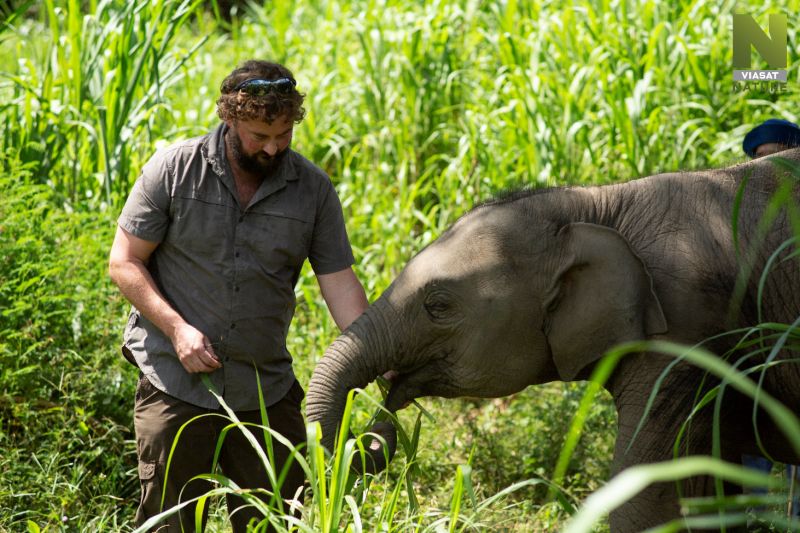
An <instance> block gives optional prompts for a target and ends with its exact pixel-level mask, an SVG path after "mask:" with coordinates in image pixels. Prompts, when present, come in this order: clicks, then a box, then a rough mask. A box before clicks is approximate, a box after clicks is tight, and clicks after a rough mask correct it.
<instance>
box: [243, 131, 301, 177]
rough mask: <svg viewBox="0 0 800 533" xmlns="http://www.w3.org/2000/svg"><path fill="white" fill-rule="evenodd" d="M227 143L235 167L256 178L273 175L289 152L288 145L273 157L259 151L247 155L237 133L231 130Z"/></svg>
mask: <svg viewBox="0 0 800 533" xmlns="http://www.w3.org/2000/svg"><path fill="white" fill-rule="evenodd" d="M228 133H229V135H228V136H227V137H228V141H229V143H230V149H231V156H232V158H233V160H234V162H235V163H236V165H237V166H238V167H239V168H241V169H242V170H244V171H245V172H247V173H248V174H253V175H256V176H262V177H269V176H271V175H272V174H274V173H275V171H276V170H277V169H278V166H279V165H280V164H281V161H283V160H284V159H285V158H286V153H287V152H288V151H289V146H291V144H289V145H288V146H286V148H284V149H283V150H281V151H279V152H276V153H275V154H274V155H269V154H267V153H265V152H263V151H261V150H259V151H258V152H256V153H255V154H248V153H246V152H245V151H244V147H243V146H242V140H241V139H240V138H239V133H238V132H236V131H234V130H233V129H230V130H228Z"/></svg>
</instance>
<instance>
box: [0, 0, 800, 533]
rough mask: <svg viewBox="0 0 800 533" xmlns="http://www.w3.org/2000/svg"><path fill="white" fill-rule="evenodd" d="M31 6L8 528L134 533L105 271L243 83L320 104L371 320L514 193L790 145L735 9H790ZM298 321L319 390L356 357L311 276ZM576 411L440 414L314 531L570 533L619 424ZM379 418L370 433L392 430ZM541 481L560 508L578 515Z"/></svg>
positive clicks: (9, 289)
mask: <svg viewBox="0 0 800 533" xmlns="http://www.w3.org/2000/svg"><path fill="white" fill-rule="evenodd" d="M34 4H35V5H34ZM17 5H19V6H22V7H21V8H20V10H19V12H18V13H16V14H14V16H10V15H12V14H11V13H3V15H8V16H6V18H4V24H3V25H2V27H0V96H2V103H0V116H2V119H3V120H2V128H3V131H2V140H0V147H2V148H3V151H4V153H5V154H7V156H6V159H5V161H7V163H6V166H5V167H3V170H4V175H5V176H6V178H4V179H5V181H3V188H2V189H0V195H1V196H0V214H2V217H0V227H2V229H1V230H0V281H1V282H2V284H1V288H0V357H2V363H3V364H2V366H0V368H2V371H0V372H1V373H0V393H1V394H0V398H2V401H0V422H2V426H0V442H2V444H3V446H4V447H5V449H6V450H8V453H7V454H6V455H5V456H4V458H3V459H2V462H1V463H0V464H2V469H3V470H2V472H3V475H2V476H0V479H2V484H1V485H0V509H11V512H10V513H8V514H6V513H0V529H4V528H5V529H11V530H18V529H20V528H22V527H27V524H28V522H27V521H28V520H30V523H31V524H34V525H35V527H41V528H42V529H46V528H48V527H49V528H51V529H59V528H63V529H64V530H108V529H111V530H117V529H125V528H128V527H130V520H131V517H132V511H133V508H134V507H135V505H136V501H135V500H136V490H137V487H136V480H135V474H134V469H135V462H134V457H133V456H134V454H133V446H132V444H131V442H130V438H131V435H130V433H129V432H128V431H129V430H128V429H126V428H130V406H131V405H132V396H133V382H134V381H135V370H134V369H132V368H129V367H126V366H125V364H124V363H122V362H121V360H120V359H119V357H118V353H117V345H118V343H119V337H120V332H121V329H122V327H123V325H124V324H123V321H124V315H125V308H126V305H125V303H124V302H123V301H122V299H121V298H120V297H119V296H117V295H116V291H115V290H113V288H112V287H111V286H110V284H109V282H108V280H107V279H106V278H105V273H104V269H105V267H104V264H105V254H106V250H107V248H108V246H109V245H110V240H111V238H112V235H113V229H114V224H113V221H114V217H115V215H116V212H117V211H118V210H119V208H120V205H121V202H122V201H123V200H124V198H125V196H126V194H127V192H128V190H129V188H130V186H131V184H132V183H133V180H134V179H135V177H136V175H137V173H138V172H139V169H140V168H141V165H142V163H143V162H144V161H145V160H146V159H147V158H148V157H149V156H150V154H151V153H152V152H153V151H154V149H155V148H157V147H160V146H163V145H165V144H167V143H169V142H172V141H174V140H177V139H179V138H184V137H189V136H194V135H199V134H202V133H203V132H205V131H206V130H208V129H209V128H210V127H212V126H213V125H214V124H216V122H217V118H216V115H215V106H214V102H215V99H216V91H217V87H218V85H219V83H220V81H221V80H222V78H223V77H224V76H225V75H226V74H227V73H228V72H229V71H230V69H231V68H232V67H233V66H234V64H235V63H237V62H239V61H242V60H244V59H247V58H250V57H268V58H274V59H277V60H279V61H284V62H285V63H286V64H287V65H288V66H289V67H290V68H291V69H292V70H293V71H294V72H295V74H296V76H297V78H298V80H299V82H300V89H301V90H302V91H303V92H306V93H307V94H308V98H307V101H306V107H307V108H308V115H307V119H306V120H305V121H304V122H303V123H302V124H301V125H299V126H298V127H297V131H296V134H295V147H296V148H297V149H298V150H299V151H301V152H302V153H303V154H305V155H307V156H308V157H310V158H311V159H312V160H314V161H315V162H318V163H319V164H320V165H321V166H322V167H323V168H324V169H325V170H326V171H328V172H329V174H330V175H331V176H332V178H333V180H334V183H335V184H336V187H337V190H338V191H339V194H340V197H341V198H342V202H343V205H344V209H345V215H346V218H347V221H348V229H349V233H350V237H351V240H352V243H353V246H354V251H355V254H356V258H357V261H358V264H357V270H358V273H359V276H360V277H361V279H362V280H363V282H364V284H365V286H366V288H367V291H368V294H369V295H370V297H371V298H374V297H376V296H377V295H378V294H380V293H381V292H382V291H383V290H384V289H385V288H386V287H387V286H388V284H389V283H390V281H391V280H392V279H393V278H394V277H395V276H396V274H397V273H398V272H399V270H400V269H401V268H402V266H403V265H404V264H405V262H406V261H407V260H408V259H409V258H410V257H411V256H412V255H413V254H414V253H416V251H418V250H419V249H421V248H422V247H423V246H425V245H426V244H428V243H429V242H431V241H432V240H433V239H435V238H436V237H437V236H438V235H439V234H441V233H442V232H443V231H444V229H445V228H446V227H448V225H449V224H450V223H452V222H453V221H454V220H455V219H456V218H457V217H458V216H459V215H460V214H462V213H463V212H465V211H466V210H468V209H469V208H470V207H472V206H473V205H475V204H476V203H478V202H480V201H482V200H485V199H487V198H489V197H490V196H492V195H493V194H495V193H497V192H498V191H502V190H505V189H507V188H514V187H521V186H534V187H538V186H550V185H566V184H603V183H610V182H614V181H618V180H622V179H627V178H630V177H634V176H639V175H645V174H652V173H656V172H660V171H667V170H676V169H688V168H698V167H704V168H707V167H717V166H723V165H725V164H727V163H729V162H731V161H736V160H739V159H740V158H741V157H742V156H741V154H740V148H739V143H740V141H741V138H742V136H743V135H744V133H745V132H746V131H747V130H748V129H749V127H750V126H751V125H752V124H754V123H756V122H758V121H760V120H762V119H764V118H767V117H770V116H782V117H785V118H788V119H790V120H796V119H797V118H798V115H797V112H796V109H795V106H794V105H793V102H794V101H795V100H796V99H797V93H798V89H797V85H796V84H794V83H790V84H788V85H787V92H786V93H783V94H780V95H773V94H766V93H747V94H741V93H733V91H732V88H731V86H730V83H729V78H730V65H731V48H730V46H731V45H730V43H731V35H730V30H731V21H730V18H731V13H732V12H733V10H734V8H735V7H737V6H739V7H740V8H742V9H745V10H747V11H748V12H751V13H753V14H754V15H755V16H756V18H757V20H760V21H763V20H764V16H765V13H766V12H767V11H775V10H778V11H781V10H782V11H783V12H786V13H795V12H797V11H798V9H799V8H800V3H798V2H797V1H795V0H791V1H786V2H779V3H772V4H770V6H762V5H752V6H750V5H745V6H741V5H740V4H737V3H735V2H732V1H727V2H722V3H721V4H720V3H717V4H715V3H711V2H689V1H680V2H672V3H664V2H645V3H631V2H626V1H609V0H595V1H588V0H587V1H585V2H578V3H575V2H564V1H560V0H552V1H548V2H539V1H534V0H514V1H509V2H504V3H486V2H480V1H478V0H459V1H425V2H411V1H408V0H357V1H354V2H342V1H340V0H310V1H304V2H295V3H292V4H287V3H280V2H261V3H259V2H255V3H249V4H248V5H247V7H245V8H242V9H241V10H240V13H244V16H242V17H240V18H238V19H233V20H232V21H231V22H230V24H227V23H225V24H221V22H220V21H219V18H218V17H215V16H214V15H213V14H212V13H211V12H209V11H208V10H204V7H201V5H200V3H199V2H197V1H189V0H183V1H181V0H153V1H149V2H122V1H116V0H91V1H88V2H78V1H76V0H46V1H45V2H42V3H38V4H37V3H33V2H31V3H25V2H21V3H18V4H17ZM25 6H28V7H30V8H31V9H30V10H26V9H23V8H24V7H25ZM23 12H24V13H23ZM789 32H790V36H789V39H790V47H791V50H792V52H791V53H792V54H793V53H794V51H795V49H796V48H797V36H796V29H795V28H794V27H793V26H791V25H790V28H789ZM791 58H792V55H790V59H791ZM797 74H798V69H797V65H796V64H794V62H792V61H790V74H789V76H790V79H797V78H798V76H797ZM65 204H66V206H67V208H68V209H67V210H64V209H63V206H64V205H65ZM70 210H71V211H77V212H78V213H77V214H76V213H70V212H69V211H70ZM297 294H298V311H297V315H296V318H295V321H294V324H293V329H292V332H291V334H290V338H289V342H290V350H291V351H292V353H293V354H294V355H295V360H296V371H297V374H298V376H299V377H300V379H301V381H302V382H303V383H305V382H307V380H308V376H310V373H311V369H312V368H313V366H314V364H315V363H316V361H317V360H318V358H319V357H320V356H321V354H322V353H323V351H324V348H325V347H326V346H327V345H328V344H329V343H330V341H331V340H332V339H333V338H334V337H335V336H336V334H337V330H336V327H335V325H334V324H333V322H332V320H330V318H329V317H328V315H327V311H326V309H325V307H324V304H323V302H322V299H321V297H320V295H319V292H318V290H317V288H316V284H315V282H314V281H313V277H312V273H311V272H310V270H308V269H306V270H305V271H304V272H303V275H302V276H301V279H300V282H299V283H298V286H297ZM76 332H77V333H76ZM773 332H774V330H770V331H765V339H764V340H765V342H766V343H767V344H766V345H769V343H771V342H773V341H775V340H776V339H777V338H779V337H769V335H773ZM584 390H585V386H583V385H564V384H553V385H549V386H545V387H539V388H537V390H536V391H529V392H525V393H522V394H519V395H517V396H515V397H513V398H510V399H504V400H497V401H487V402H474V401H469V400H463V401H461V400H460V401H455V402H454V401H450V402H444V401H440V400H426V401H425V402H424V406H425V408H426V409H428V410H429V411H430V412H431V413H432V414H433V416H434V418H435V419H436V423H435V424H434V423H432V422H430V421H428V420H427V419H426V418H423V419H421V422H420V425H421V426H420V427H421V429H419V430H417V418H416V417H417V414H416V413H413V412H403V413H401V414H400V418H401V420H402V422H403V425H404V427H407V428H409V432H408V433H409V435H408V444H409V446H408V447H406V448H405V451H404V452H403V453H404V454H405V456H406V460H407V463H405V464H403V463H402V462H398V463H397V465H393V466H392V470H390V472H389V474H387V475H386V477H377V478H375V479H373V480H371V481H370V488H369V490H363V488H364V484H363V483H362V484H361V485H359V484H358V483H355V484H354V485H353V487H351V488H348V491H350V490H353V491H355V492H348V491H339V492H338V493H337V494H338V496H337V497H338V498H340V499H339V500H337V501H336V502H335V503H333V505H335V506H338V509H339V510H338V511H336V510H334V509H332V508H331V510H329V511H325V513H327V514H326V515H325V516H326V517H329V518H330V519H329V518H326V520H322V519H321V518H320V516H321V515H322V514H323V511H322V507H318V510H317V511H314V512H315V513H316V514H315V515H314V516H315V518H314V519H313V521H311V522H310V523H313V524H314V527H316V526H317V525H319V524H321V523H323V522H324V523H327V524H329V525H330V527H333V525H334V523H335V522H336V520H333V519H332V518H331V517H333V516H334V515H337V513H338V516H339V517H340V518H341V521H340V522H339V525H340V526H342V527H343V528H344V527H346V526H347V525H352V527H353V528H356V527H357V526H356V523H357V522H360V524H361V527H362V528H363V529H367V530H368V529H369V528H370V527H371V526H372V525H373V524H386V528H387V529H388V530H390V531H392V530H401V529H403V528H406V527H407V528H409V529H416V530H420V531H425V530H436V528H439V529H447V530H481V529H491V528H493V527H495V528H500V527H509V528H513V527H514V523H515V522H519V523H534V524H536V526H535V527H537V528H540V529H541V530H555V529H558V528H559V527H561V526H562V525H563V522H564V519H565V518H566V517H567V516H568V515H569V514H570V512H571V509H572V506H573V504H574V503H575V502H578V501H580V500H582V499H583V498H584V497H585V496H586V495H587V494H588V493H589V492H591V491H594V490H596V489H598V488H600V486H601V484H602V481H601V480H602V479H603V478H604V477H605V475H607V473H608V463H609V457H610V453H611V448H612V446H613V432H612V431H611V430H610V429H609V428H610V427H613V423H614V412H613V407H612V406H611V404H610V401H609V399H608V397H607V395H605V396H604V395H603V394H602V393H601V394H600V395H599V396H598V397H597V398H596V399H595V400H593V401H591V402H590V401H588V400H586V401H584V400H583V392H584ZM365 397H366V395H364V396H362V397H360V398H365ZM18 400H20V401H18ZM359 402H362V403H361V404H359ZM363 402H365V400H361V399H357V400H356V403H355V406H354V409H353V412H352V416H353V419H354V421H355V424H356V426H357V427H364V426H367V425H368V424H367V422H368V420H369V418H370V416H371V414H372V413H373V411H374V406H373V405H372V404H370V403H369V402H366V403H363ZM78 408H80V409H81V410H79V409H78ZM407 411H414V410H413V409H411V410H407ZM576 411H580V412H581V413H583V414H585V418H584V421H585V422H583V423H584V424H585V425H584V432H583V434H582V436H581V437H580V438H578V433H577V432H576V430H575V428H573V427H572V425H571V417H572V415H573V414H574V413H575V412H576ZM565 441H567V442H568V444H567V446H566V449H568V450H569V454H564V455H562V453H561V452H562V444H563V443H564V442H565ZM473 450H474V452H473ZM567 455H569V456H570V457H571V460H567V459H565V458H566V457H567ZM31 457H33V458H34V459H33V461H31ZM559 457H562V459H561V462H559ZM339 460H340V461H341V459H339ZM402 460H403V459H402V457H401V458H400V461H402ZM320 464H322V463H319V462H318V463H316V467H315V470H314V472H318V470H317V467H318V466H319V465H320ZM401 465H402V466H401ZM464 465H466V466H468V468H467V467H465V466H464ZM330 468H331V463H330V460H329V461H328V462H327V463H325V469H326V474H325V476H324V477H325V479H326V480H328V479H329V475H330V470H329V469H330ZM459 468H460V470H459ZM104 476H105V477H104ZM322 478H323V476H322V475H318V477H317V478H316V479H317V480H318V481H320V480H322ZM529 479H535V480H551V482H557V484H558V486H559V487H560V490H562V491H563V492H557V494H563V495H564V496H563V497H562V501H560V502H559V501H554V500H553V499H552V498H548V496H547V492H548V486H549V485H548V484H547V483H544V482H539V481H536V482H535V483H534V482H531V483H528V482H525V481H524V480H529ZM326 483H327V481H326ZM516 483H522V484H521V485H516ZM456 485H458V487H456ZM511 487H513V490H510V488H511ZM506 488H509V490H510V493H509V492H508V491H507V492H504V490H505V489H506ZM325 490H326V491H327V492H326V494H330V490H329V489H328V488H326V489H325ZM321 491H322V486H321V485H318V486H317V488H316V489H315V492H314V494H315V497H316V494H317V493H318V492H321ZM359 491H360V492H359ZM495 494H501V495H503V496H502V498H501V500H495V499H494V496H493V495H495ZM348 497H349V499H347V498H348ZM325 501H326V502H327V503H325V504H322V503H320V504H319V505H320V506H324V505H330V504H332V502H331V501H330V500H325ZM487 502H489V503H488V504H487V505H485V506H484V504H486V503H487ZM568 504H569V505H568ZM313 505H317V503H314V504H313ZM309 513H310V511H309ZM64 516H66V517H67V521H66V522H64V521H63V517H64ZM307 516H310V515H307ZM356 516H358V520H356ZM217 519H218V518H217V517H215V516H212V521H213V520H217ZM219 520H221V518H220V519H219ZM30 527H31V528H33V527H34V526H30ZM326 527H328V526H326Z"/></svg>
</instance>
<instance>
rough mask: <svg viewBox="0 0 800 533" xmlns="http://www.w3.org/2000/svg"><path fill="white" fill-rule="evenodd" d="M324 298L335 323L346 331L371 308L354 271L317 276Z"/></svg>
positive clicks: (346, 270) (348, 270)
mask: <svg viewBox="0 0 800 533" xmlns="http://www.w3.org/2000/svg"><path fill="white" fill-rule="evenodd" d="M317 281H318V282H319V287H320V290H321V292H322V297H323V298H324V299H325V303H326V304H327V305H328V309H329V310H330V313H331V316H333V320H334V322H336V325H337V326H339V329H340V330H342V331H344V330H345V329H347V327H348V326H349V325H350V324H351V323H352V322H353V321H354V320H355V319H356V318H358V317H359V316H361V314H362V313H363V312H364V311H365V310H366V309H367V307H369V302H368V301H367V295H366V294H365V292H364V287H362V285H361V283H360V282H359V281H358V278H357V277H356V275H355V273H354V272H353V270H352V269H350V268H348V269H345V270H342V271H340V272H336V273H333V274H324V275H319V276H317Z"/></svg>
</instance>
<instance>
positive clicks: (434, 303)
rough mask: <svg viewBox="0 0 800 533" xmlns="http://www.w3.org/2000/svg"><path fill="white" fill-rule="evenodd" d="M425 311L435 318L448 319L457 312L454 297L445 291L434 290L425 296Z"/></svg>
mask: <svg viewBox="0 0 800 533" xmlns="http://www.w3.org/2000/svg"><path fill="white" fill-rule="evenodd" d="M424 306H425V311H426V312H427V313H428V316H430V317H431V318H432V319H433V320H446V319H448V318H452V317H453V316H454V314H455V309H454V305H453V302H452V299H451V298H450V297H449V295H447V294H446V293H444V292H443V291H434V292H431V293H430V294H428V296H427V298H425V303H424Z"/></svg>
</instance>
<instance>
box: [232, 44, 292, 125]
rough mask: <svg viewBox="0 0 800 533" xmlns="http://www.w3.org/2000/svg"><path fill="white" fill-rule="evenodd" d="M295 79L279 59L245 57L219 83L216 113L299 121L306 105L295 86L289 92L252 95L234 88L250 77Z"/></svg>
mask: <svg viewBox="0 0 800 533" xmlns="http://www.w3.org/2000/svg"><path fill="white" fill-rule="evenodd" d="M280 78H289V79H291V80H294V76H293V75H292V73H291V71H290V70H289V69H287V68H286V67H284V66H283V65H280V64H278V63H271V62H269V61H262V60H259V59H251V60H249V61H245V62H244V63H242V64H241V65H239V66H238V67H236V69H234V71H233V72H231V73H230V74H229V75H228V77H226V78H225V79H224V80H223V81H222V85H221V86H220V93H221V94H220V97H219V99H218V100H217V115H218V116H219V118H220V119H222V120H260V121H262V122H266V123H267V124H272V122H274V121H275V119H276V118H278V117H287V118H288V119H290V120H291V121H293V122H300V121H301V120H303V117H304V116H305V114H306V110H305V109H304V108H303V99H304V98H305V96H306V95H305V94H303V93H300V92H298V91H297V89H295V88H294V87H292V89H291V90H290V91H289V92H287V93H281V92H278V91H273V92H271V93H269V94H266V95H264V96H252V95H249V94H246V93H244V92H243V91H234V88H235V87H236V86H237V85H239V84H240V83H242V82H243V81H247V80H257V79H258V80H277V79H280Z"/></svg>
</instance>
